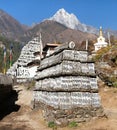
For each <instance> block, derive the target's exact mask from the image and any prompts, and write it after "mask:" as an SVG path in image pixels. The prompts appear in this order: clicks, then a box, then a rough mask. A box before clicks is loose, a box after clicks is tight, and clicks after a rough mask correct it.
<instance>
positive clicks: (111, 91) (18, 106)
mask: <svg viewBox="0 0 117 130" xmlns="http://www.w3.org/2000/svg"><path fill="white" fill-rule="evenodd" d="M14 90H15V91H16V93H14V96H13V97H11V98H9V102H8V105H7V108H6V110H5V113H0V119H1V120H0V130H52V128H48V124H47V123H46V122H45V121H44V119H43V116H42V113H41V111H39V110H37V109H35V110H32V109H31V107H30V102H31V100H32V91H30V90H27V89H26V88H25V86H23V85H16V86H14ZM99 92H100V96H101V99H102V105H103V108H104V111H105V113H106V115H107V118H106V117H104V118H100V119H96V118H94V119H92V120H91V121H89V122H84V123H80V124H78V126H77V127H76V128H69V127H64V128H57V130H72V129H76V130H117V89H116V88H108V87H106V86H104V84H103V83H102V82H100V83H99ZM13 101H15V103H13ZM6 111H7V112H6Z"/></svg>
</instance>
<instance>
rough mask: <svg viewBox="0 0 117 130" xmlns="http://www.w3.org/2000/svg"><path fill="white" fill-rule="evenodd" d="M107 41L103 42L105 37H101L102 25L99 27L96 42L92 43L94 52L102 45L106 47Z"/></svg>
mask: <svg viewBox="0 0 117 130" xmlns="http://www.w3.org/2000/svg"><path fill="white" fill-rule="evenodd" d="M107 45H108V43H107V42H105V38H104V37H103V32H102V27H100V31H99V37H98V38H97V43H95V44H94V46H95V52H96V51H98V50H99V49H101V48H102V47H107Z"/></svg>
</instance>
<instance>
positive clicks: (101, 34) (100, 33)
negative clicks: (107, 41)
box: [99, 26, 103, 36]
mask: <svg viewBox="0 0 117 130" xmlns="http://www.w3.org/2000/svg"><path fill="white" fill-rule="evenodd" d="M99 36H103V33H102V27H101V26H100V32H99Z"/></svg>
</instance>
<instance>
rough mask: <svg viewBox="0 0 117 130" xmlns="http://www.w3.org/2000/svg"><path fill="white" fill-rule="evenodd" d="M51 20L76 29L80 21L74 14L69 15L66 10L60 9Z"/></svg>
mask: <svg viewBox="0 0 117 130" xmlns="http://www.w3.org/2000/svg"><path fill="white" fill-rule="evenodd" d="M50 20H53V21H57V22H59V23H61V24H63V25H65V26H67V27H69V28H72V29H76V26H77V25H78V24H80V21H79V20H78V19H77V17H76V16H75V15H74V14H69V13H68V12H66V11H65V9H63V8H62V9H59V10H58V11H57V12H56V13H55V14H54V16H53V17H51V18H50Z"/></svg>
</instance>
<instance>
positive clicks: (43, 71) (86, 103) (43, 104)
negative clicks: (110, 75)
mask: <svg viewBox="0 0 117 130" xmlns="http://www.w3.org/2000/svg"><path fill="white" fill-rule="evenodd" d="M74 47H75V43H73V42H70V43H69V44H63V45H62V46H60V47H57V48H56V49H55V52H54V53H53V54H52V55H51V56H49V57H46V58H45V59H43V60H42V61H41V63H40V67H38V72H37V75H36V76H35V79H36V85H35V90H34V101H35V107H40V108H42V109H43V110H44V114H45V117H46V119H47V121H56V122H57V123H58V122H59V123H58V124H61V123H62V122H63V118H64V119H65V120H66V121H67V122H68V121H72V120H75V121H77V122H80V121H86V120H87V119H89V118H91V117H92V116H97V115H101V114H102V109H101V103H100V97H99V94H98V86H97V80H96V75H95V68H94V63H93V62H90V61H88V52H87V51H86V50H85V51H78V50H75V49H74ZM69 112H70V113H69ZM60 113H61V114H60ZM84 113H86V115H85V114H84ZM66 121H65V122H66Z"/></svg>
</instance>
